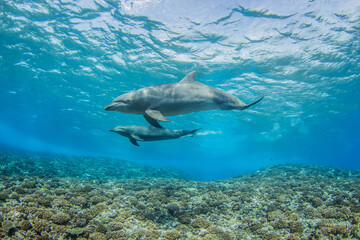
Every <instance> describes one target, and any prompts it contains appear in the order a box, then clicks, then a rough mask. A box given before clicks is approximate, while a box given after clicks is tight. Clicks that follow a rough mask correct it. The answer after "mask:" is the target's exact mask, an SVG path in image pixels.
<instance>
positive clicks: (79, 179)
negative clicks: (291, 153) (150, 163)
mask: <svg viewBox="0 0 360 240" xmlns="http://www.w3.org/2000/svg"><path fill="white" fill-rule="evenodd" d="M89 166H92V167H91V168H89ZM0 173H1V175H0V214H1V216H0V226H1V228H0V239H93V240H95V239H96V240H102V239H166V240H173V239H222V240H226V239H292V240H295V239H360V228H359V224H360V172H359V171H350V170H344V169H334V168H327V167H318V166H310V165H276V166H271V167H267V168H264V169H260V170H259V171H257V172H255V173H251V174H246V175H242V176H239V177H237V178H233V179H229V180H222V181H214V182H195V181H191V180H188V179H189V176H187V175H186V174H183V173H181V172H179V171H175V170H169V169H156V168H149V167H144V166H141V165H137V164H134V163H130V162H126V161H120V160H113V159H106V158H88V157H64V156H46V155H26V154H23V155H14V154H7V153H3V154H0Z"/></svg>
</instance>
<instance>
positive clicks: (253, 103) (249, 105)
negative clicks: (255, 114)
mask: <svg viewBox="0 0 360 240" xmlns="http://www.w3.org/2000/svg"><path fill="white" fill-rule="evenodd" d="M263 98H264V96H262V97H261V98H260V99H258V100H256V101H255V102H252V103H250V104H247V105H246V106H245V107H242V108H241V109H240V110H245V109H247V108H248V107H251V106H252V105H255V104H257V103H258V102H260V101H261V100H262V99H263Z"/></svg>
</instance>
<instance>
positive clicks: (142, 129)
mask: <svg viewBox="0 0 360 240" xmlns="http://www.w3.org/2000/svg"><path fill="white" fill-rule="evenodd" d="M200 129H201V128H198V129H195V130H192V131H188V130H172V129H167V128H157V127H153V126H137V125H124V126H117V127H115V128H113V129H110V131H111V132H115V133H118V134H120V135H122V136H124V137H127V138H129V140H130V142H131V143H132V144H134V145H135V146H139V144H138V143H137V142H136V141H137V140H138V141H160V140H167V139H176V138H181V137H185V136H193V135H194V133H195V132H196V131H198V130H200Z"/></svg>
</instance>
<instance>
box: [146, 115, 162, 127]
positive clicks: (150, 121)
mask: <svg viewBox="0 0 360 240" xmlns="http://www.w3.org/2000/svg"><path fill="white" fill-rule="evenodd" d="M144 118H145V120H146V121H147V122H148V123H150V125H151V126H154V127H157V128H162V126H161V125H160V124H159V122H158V121H157V120H155V119H153V118H152V117H150V116H149V115H147V114H144Z"/></svg>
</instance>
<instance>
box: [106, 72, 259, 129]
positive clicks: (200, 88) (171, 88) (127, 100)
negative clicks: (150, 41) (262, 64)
mask: <svg viewBox="0 0 360 240" xmlns="http://www.w3.org/2000/svg"><path fill="white" fill-rule="evenodd" d="M261 99H263V97H261V98H260V99H258V100H256V101H255V102H253V103H250V104H245V103H244V102H242V101H241V100H240V99H238V98H237V97H235V96H233V95H231V94H229V93H226V92H224V91H221V90H220V89H218V88H214V87H211V86H208V85H205V84H203V83H200V82H198V81H196V80H195V71H194V72H191V73H188V74H187V75H186V76H185V77H184V78H183V79H182V80H181V81H180V82H178V83H168V84H161V85H155V86H150V87H145V88H141V89H139V90H136V91H132V92H128V93H125V94H123V95H121V96H119V97H117V98H115V99H114V101H112V103H110V104H109V105H107V106H106V107H105V110H109V111H118V112H124V113H131V114H141V115H144V117H145V119H146V120H147V121H148V122H149V123H150V124H151V125H153V126H155V127H158V128H161V126H160V124H159V123H158V121H162V122H169V121H170V120H169V119H167V118H165V116H175V115H180V114H184V113H191V112H199V111H206V110H214V109H221V110H232V109H239V110H244V109H246V108H248V107H250V106H252V105H254V104H256V103H258V102H260V101H261Z"/></svg>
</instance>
